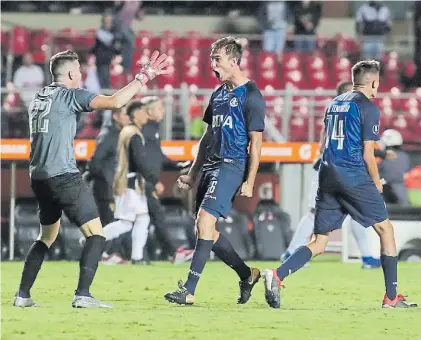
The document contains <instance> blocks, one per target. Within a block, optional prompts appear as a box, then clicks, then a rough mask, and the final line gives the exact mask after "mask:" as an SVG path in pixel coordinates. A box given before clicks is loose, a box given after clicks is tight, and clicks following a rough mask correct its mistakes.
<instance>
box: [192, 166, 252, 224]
mask: <svg viewBox="0 0 421 340" xmlns="http://www.w3.org/2000/svg"><path fill="white" fill-rule="evenodd" d="M243 181H244V170H243V169H241V168H239V167H237V166H236V165H234V164H230V163H223V164H222V165H220V166H219V167H218V168H216V169H211V170H205V171H203V173H202V177H201V178H200V182H199V186H198V188H197V193H196V215H197V213H198V212H199V210H200V209H204V210H206V211H207V212H208V213H210V214H212V215H213V216H215V217H216V218H219V217H224V218H226V217H227V216H228V214H229V213H230V211H231V208H232V202H233V201H234V198H235V195H236V194H237V192H238V190H239V189H240V188H241V185H242V183H243Z"/></svg>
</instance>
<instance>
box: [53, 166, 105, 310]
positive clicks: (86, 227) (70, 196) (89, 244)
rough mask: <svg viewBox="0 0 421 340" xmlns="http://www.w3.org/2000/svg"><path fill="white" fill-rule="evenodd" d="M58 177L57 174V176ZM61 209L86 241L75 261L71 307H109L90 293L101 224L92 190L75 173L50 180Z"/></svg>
mask: <svg viewBox="0 0 421 340" xmlns="http://www.w3.org/2000/svg"><path fill="white" fill-rule="evenodd" d="M57 177H61V176H57ZM52 185H53V187H54V191H55V192H56V193H57V196H58V200H59V201H60V205H61V208H62V209H63V211H64V212H65V214H66V216H67V217H68V218H69V220H70V221H71V222H72V223H74V224H75V225H77V226H79V229H80V231H81V232H82V234H83V236H85V238H86V241H85V245H84V247H83V250H82V255H81V258H80V260H79V280H78V285H77V288H76V292H75V296H74V299H73V302H72V306H73V307H74V308H94V307H100V308H111V306H110V305H108V304H106V303H103V302H101V301H99V300H97V299H95V298H94V297H92V295H91V293H90V287H91V284H92V282H93V280H94V277H95V274H96V271H97V269H98V262H99V261H100V259H101V255H102V252H103V250H104V245H105V237H104V233H103V230H102V224H101V221H100V219H99V213H98V208H97V206H96V204H95V200H94V197H93V195H92V192H91V191H90V190H89V188H88V187H87V185H86V184H85V183H84V182H83V180H82V176H81V175H80V174H79V173H76V174H66V175H65V176H63V177H61V178H57V179H56V181H55V182H54V183H52Z"/></svg>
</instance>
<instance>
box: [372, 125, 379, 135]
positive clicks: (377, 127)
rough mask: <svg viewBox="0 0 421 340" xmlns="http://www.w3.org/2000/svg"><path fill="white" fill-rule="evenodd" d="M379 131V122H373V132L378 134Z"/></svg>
mask: <svg viewBox="0 0 421 340" xmlns="http://www.w3.org/2000/svg"><path fill="white" fill-rule="evenodd" d="M379 132H380V126H379V124H375V125H373V133H374V134H375V135H378V134H379Z"/></svg>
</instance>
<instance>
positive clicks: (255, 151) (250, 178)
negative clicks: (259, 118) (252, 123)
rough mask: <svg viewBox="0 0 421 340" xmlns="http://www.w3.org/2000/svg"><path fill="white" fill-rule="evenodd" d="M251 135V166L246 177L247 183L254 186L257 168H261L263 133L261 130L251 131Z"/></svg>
mask: <svg viewBox="0 0 421 340" xmlns="http://www.w3.org/2000/svg"><path fill="white" fill-rule="evenodd" d="M249 136H250V153H249V168H248V174H247V178H246V183H247V184H248V185H249V186H251V188H253V187H254V182H255V180H256V175H257V170H258V169H259V163H260V155H261V153H262V144H263V133H262V132H260V131H251V132H250V133H249Z"/></svg>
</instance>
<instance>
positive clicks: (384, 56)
mask: <svg viewBox="0 0 421 340" xmlns="http://www.w3.org/2000/svg"><path fill="white" fill-rule="evenodd" d="M1 6H2V8H1V10H2V13H3V20H2V31H1V34H2V39H1V45H2V49H1V57H2V77H1V81H2V88H3V91H2V101H1V104H2V126H1V132H2V136H3V138H25V137H27V136H28V131H27V129H28V124H26V123H25V120H26V119H27V118H26V107H27V104H28V102H29V101H30V99H31V97H32V95H33V93H34V92H35V91H36V90H37V89H39V88H40V87H41V86H43V85H44V84H46V83H48V82H49V81H50V76H49V72H48V60H49V57H50V56H51V55H52V54H54V53H56V52H57V51H59V50H63V49H67V48H69V49H73V50H75V51H77V52H78V53H79V55H80V59H81V64H82V69H83V74H84V83H83V84H84V85H83V86H84V87H85V88H87V89H89V90H91V91H104V92H106V91H107V90H108V89H111V90H112V89H117V88H120V87H121V86H124V85H125V84H126V82H127V81H128V80H130V79H131V78H132V77H133V74H134V73H136V70H137V66H136V61H137V60H139V59H140V60H142V61H145V60H147V58H148V56H149V55H150V53H151V51H153V49H160V50H161V51H163V52H166V53H168V54H170V55H172V56H173V65H172V67H174V73H173V75H172V76H171V77H166V78H162V77H161V78H159V80H158V81H157V82H156V83H154V84H151V85H150V86H149V87H150V89H155V90H163V91H166V92H168V91H171V90H173V91H175V92H173V93H174V94H175V97H173V98H176V100H175V101H173V102H171V103H170V104H169V105H168V106H171V110H172V111H173V112H172V113H173V114H172V115H171V117H172V118H171V122H168V121H167V122H166V123H167V125H168V128H167V129H166V132H167V134H168V132H170V134H169V135H167V136H164V137H166V138H171V139H190V138H193V139H197V138H199V137H200V136H201V133H202V129H203V125H202V123H201V122H200V118H201V115H202V111H203V106H204V105H206V103H207V100H208V96H207V95H206V93H201V91H200V89H213V88H214V87H215V86H217V85H218V82H217V80H216V78H215V77H214V75H213V74H211V72H209V70H210V68H209V66H208V60H209V59H208V55H209V47H210V44H211V43H212V41H214V40H215V39H216V38H217V37H219V36H220V35H223V34H235V35H237V36H239V37H240V38H241V39H242V42H243V46H244V49H245V52H244V58H243V61H242V67H243V68H244V69H245V70H247V72H248V74H249V76H250V78H252V79H254V80H255V81H256V82H257V84H258V86H259V87H260V88H261V89H262V90H265V91H266V94H267V101H268V106H269V108H270V110H269V112H268V118H269V119H270V120H271V122H272V123H273V127H274V129H272V132H271V133H267V134H266V139H267V140H275V141H279V140H285V139H287V140H299V141H301V140H303V141H304V140H317V136H318V131H319V130H320V129H321V121H320V116H322V113H323V110H324V106H325V104H326V101H327V100H329V99H330V98H331V94H332V93H330V94H329V95H326V94H324V93H322V91H321V92H320V94H319V95H317V96H313V97H309V96H308V95H305V96H304V97H301V96H299V95H298V96H294V98H293V103H290V108H289V110H290V111H291V113H292V114H290V115H289V116H288V120H286V119H285V118H284V117H283V116H284V112H285V107H286V105H288V103H286V102H285V101H286V100H285V96H284V95H279V96H278V95H276V94H274V95H273V96H270V95H269V94H271V93H272V92H273V91H275V92H276V91H282V90H285V89H286V88H287V87H288V86H289V88H290V89H292V91H293V90H294V89H297V90H314V89H325V90H326V89H328V90H329V89H330V90H333V89H335V87H336V85H337V83H338V82H339V81H341V80H348V79H349V78H350V67H351V66H352V63H353V62H355V61H356V60H359V59H361V58H375V59H378V60H381V61H382V65H383V69H382V75H383V79H382V85H381V88H380V90H381V91H382V92H386V93H387V96H385V97H383V98H380V99H378V105H379V106H380V107H381V109H382V111H383V113H384V117H383V118H384V124H383V127H385V128H387V127H389V128H395V129H398V130H401V131H402V133H403V134H404V140H405V141H406V140H408V141H410V142H419V141H420V139H419V136H420V133H419V132H421V125H420V116H419V108H420V107H421V92H420V90H418V89H417V88H418V87H419V86H420V87H421V73H420V72H421V38H420V37H421V5H420V2H416V1H414V2H403V3H402V2H398V1H391V2H380V1H367V2H348V1H337V2H336V1H333V2H326V3H323V2H320V1H266V2H257V1H235V2H212V1H201V2H182V1H170V2H168V1H101V2H97V1H64V2H51V1H44V2H35V1H26V2H14V1H3V2H2V3H1ZM18 13H22V14H25V13H32V14H42V13H45V14H55V15H58V14H67V15H68V16H70V17H72V16H73V17H74V22H76V23H77V22H79V21H80V20H82V19H81V18H82V17H84V16H86V17H91V16H94V17H95V18H97V17H98V14H100V15H101V16H100V22H97V21H92V24H91V27H89V28H86V27H83V28H79V27H78V25H77V24H76V25H72V26H71V27H63V24H62V23H60V22H57V20H55V21H54V20H53V21H52V22H46V24H45V27H43V24H42V23H40V22H36V23H31V22H29V23H25V22H16V21H12V20H13V18H14V16H13V15H11V16H8V15H7V14H14V15H15V17H16V15H17V14H18ZM174 16H176V17H177V16H188V17H191V18H194V17H198V18H201V17H204V16H211V17H212V18H217V21H216V24H214V25H213V27H211V28H206V29H201V27H199V26H197V27H196V26H195V27H188V25H187V24H186V26H185V27H184V29H181V31H180V29H178V28H177V30H173V31H172V30H168V29H162V30H158V31H157V30H156V25H157V24H156V23H154V24H153V25H152V26H153V27H154V28H153V29H151V27H152V26H151V25H149V22H152V21H151V20H152V19H156V20H158V22H159V20H161V21H165V20H166V18H170V17H174ZM47 18H48V16H47ZM340 18H343V20H344V25H343V27H342V26H339V25H337V24H336V25H334V28H336V30H337V31H336V32H332V28H331V27H329V28H326V27H325V28H324V29H323V27H321V26H323V22H324V21H325V22H326V21H329V20H330V21H332V19H338V20H336V22H338V23H339V22H340ZM408 19H410V20H408ZM148 20H149V21H148ZM156 20H155V21H156ZM215 20H216V19H215ZM158 25H159V24H158ZM82 26H84V25H82ZM85 26H86V25H85ZM164 26H165V25H163V27H164ZM326 30H328V31H329V32H328V33H329V34H327V33H326ZM184 85H185V86H187V87H188V95H187V96H188V100H187V102H186V101H185V100H184V102H181V99H179V97H178V95H177V93H176V89H180V88H182V87H183V86H184ZM198 89H199V91H198ZM271 91H272V92H271ZM402 92H410V93H414V94H415V96H407V97H402V96H401V93H402ZM297 94H298V92H297ZM177 98H178V99H177ZM167 109H168V107H167ZM309 115H310V116H314V117H315V118H314V120H315V122H314V123H312V122H310V123H309V122H307V119H308V116H309ZM109 120H110V114H109V112H94V113H91V114H89V115H86V116H84V117H81V119H80V121H79V126H78V137H80V138H94V137H95V136H96V135H97V134H98V132H99V129H100V127H101V126H102V125H103V124H108V123H109ZM186 122H187V124H186ZM283 125H288V131H286V128H285V127H284V128H282V126H283ZM309 125H310V126H309ZM276 130H278V132H279V133H276ZM310 130H314V131H310ZM274 131H275V132H274ZM286 135H287V136H286Z"/></svg>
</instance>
